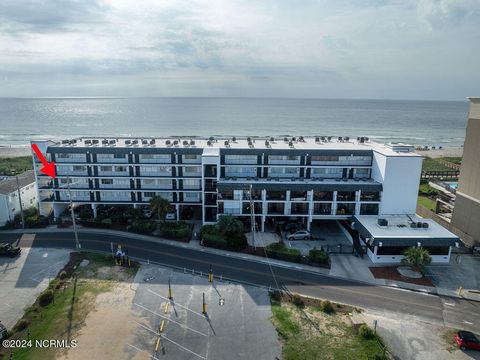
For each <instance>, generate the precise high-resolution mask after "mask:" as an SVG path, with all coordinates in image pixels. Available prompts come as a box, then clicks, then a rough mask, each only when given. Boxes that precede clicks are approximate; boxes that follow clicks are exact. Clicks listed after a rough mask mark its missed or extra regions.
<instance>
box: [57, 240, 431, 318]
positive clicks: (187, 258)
mask: <svg viewBox="0 0 480 360" xmlns="http://www.w3.org/2000/svg"><path fill="white" fill-rule="evenodd" d="M58 240H59V241H60V239H58ZM61 240H63V241H69V240H71V239H61ZM83 241H84V242H96V243H100V244H106V242H105V241H103V240H93V239H89V240H83ZM128 247H129V249H138V250H141V251H147V252H151V253H156V254H159V255H162V256H170V257H174V258H178V259H184V260H188V261H191V260H192V258H191V257H188V256H182V255H174V254H171V253H167V252H162V251H156V250H153V249H146V248H142V247H138V246H131V245H130V246H128ZM194 251H195V250H194ZM200 251H202V252H203V251H204V250H203V249H201V250H200ZM212 255H215V256H218V257H223V255H222V254H212ZM195 261H197V262H199V263H203V264H208V265H210V264H211V261H207V260H200V259H195ZM257 263H258V262H257ZM261 264H263V265H265V266H268V264H266V263H261ZM163 266H167V267H168V266H169V265H168V264H163ZM216 267H223V268H227V269H233V270H238V271H239V270H241V271H242V272H248V273H252V274H259V275H262V276H267V274H266V273H264V272H260V271H255V270H251V269H248V268H238V267H235V266H229V265H226V264H217V265H216ZM286 268H291V267H286ZM307 272H308V274H311V275H315V276H319V277H324V278H328V279H331V280H339V281H348V280H345V279H338V278H334V277H331V276H328V275H325V274H321V273H318V274H314V273H313V272H311V271H307ZM277 278H280V279H284V280H288V281H294V282H298V281H299V279H298V278H292V277H288V276H282V275H277ZM232 280H235V279H232ZM239 281H240V282H241V280H239ZM351 281H352V282H355V281H354V280H351ZM253 285H255V284H253ZM257 285H259V284H257ZM305 285H310V286H316V287H319V288H322V287H331V288H334V289H335V290H338V291H344V292H349V293H352V294H356V295H360V296H362V297H373V298H378V299H383V300H388V301H390V302H392V301H398V302H401V303H404V304H408V305H416V306H420V307H423V308H429V309H434V310H437V311H440V309H439V307H434V306H430V305H425V304H419V303H416V302H410V301H402V300H399V299H397V298H395V297H386V296H381V295H376V294H369V293H365V292H361V291H355V290H349V289H345V288H343V287H342V286H341V285H336V286H328V285H327V286H325V285H320V284H316V283H305ZM368 285H369V286H370V287H372V286H374V287H376V285H372V284H368ZM260 286H261V285H260ZM352 286H355V285H352ZM378 287H379V288H380V287H381V286H378ZM391 289H392V290H397V289H394V288H391ZM398 290H400V289H398ZM407 291H408V290H407ZM417 294H419V295H428V294H422V293H417ZM156 295H158V294H156ZM158 296H160V297H162V298H163V296H161V295H158ZM165 299H166V298H165ZM167 300H168V299H167ZM188 310H190V309H188ZM190 311H193V310H190ZM201 316H203V314H202V315H201Z"/></svg>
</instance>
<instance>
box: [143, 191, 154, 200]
mask: <svg viewBox="0 0 480 360" xmlns="http://www.w3.org/2000/svg"><path fill="white" fill-rule="evenodd" d="M143 196H144V197H149V198H151V197H154V196H155V193H154V192H151V191H147V192H144V193H143Z"/></svg>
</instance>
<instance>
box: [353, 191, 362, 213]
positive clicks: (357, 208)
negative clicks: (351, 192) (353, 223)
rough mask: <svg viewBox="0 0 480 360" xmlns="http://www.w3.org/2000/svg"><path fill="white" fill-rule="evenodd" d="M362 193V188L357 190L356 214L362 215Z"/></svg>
mask: <svg viewBox="0 0 480 360" xmlns="http://www.w3.org/2000/svg"><path fill="white" fill-rule="evenodd" d="M361 194H362V190H358V191H356V192H355V215H360V206H361V204H360V197H361Z"/></svg>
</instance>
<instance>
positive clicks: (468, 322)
mask: <svg viewBox="0 0 480 360" xmlns="http://www.w3.org/2000/svg"><path fill="white" fill-rule="evenodd" d="M462 322H464V323H465V324H468V325H473V323H472V322H470V321H467V320H462Z"/></svg>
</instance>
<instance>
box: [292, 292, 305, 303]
mask: <svg viewBox="0 0 480 360" xmlns="http://www.w3.org/2000/svg"><path fill="white" fill-rule="evenodd" d="M292 303H293V305H295V306H303V305H305V304H304V302H303V299H302V297H301V296H300V295H298V294H294V295H293V296H292Z"/></svg>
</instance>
